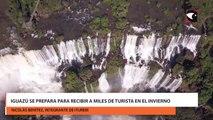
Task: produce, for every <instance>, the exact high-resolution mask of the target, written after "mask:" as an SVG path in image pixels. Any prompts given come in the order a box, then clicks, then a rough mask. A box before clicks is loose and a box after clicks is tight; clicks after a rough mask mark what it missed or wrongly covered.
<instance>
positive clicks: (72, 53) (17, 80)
mask: <svg viewBox="0 0 213 120" xmlns="http://www.w3.org/2000/svg"><path fill="white" fill-rule="evenodd" d="M110 38H111V34H110V33H109V34H108V35H107V38H106V39H99V38H98V37H97V36H96V37H95V38H92V37H87V39H82V38H79V39H77V40H69V41H66V42H64V41H61V42H60V43H59V44H56V45H54V46H53V45H46V46H44V47H43V48H42V49H41V50H29V51H27V50H22V51H20V52H18V53H17V54H14V55H12V54H6V55H5V54H1V56H0V96H3V95H4V93H5V92H8V91H20V92H63V88H62V85H61V81H60V79H59V74H61V73H59V72H58V67H59V66H61V65H62V64H63V65H69V66H70V65H72V62H73V61H76V62H79V63H83V62H84V59H87V58H89V59H90V60H91V61H92V64H93V65H92V69H93V70H97V69H99V70H104V69H106V65H107V57H108V56H109V53H110ZM124 38H125V39H124ZM124 38H123V40H122V42H121V45H120V48H121V53H122V55H123V59H125V60H126V61H127V62H126V64H125V66H124V69H123V74H121V75H120V78H121V79H122V80H121V81H122V83H121V87H122V89H125V90H126V91H127V90H128V89H130V88H133V87H134V86H135V85H136V84H142V85H143V87H144V88H150V89H151V90H153V91H157V90H159V89H160V88H162V87H163V88H165V89H168V90H170V91H172V92H174V91H175V90H176V89H177V88H178V87H179V86H180V84H181V83H182V78H181V76H180V75H179V76H172V74H171V73H169V72H168V71H169V70H167V68H166V67H165V66H166V64H168V63H169V62H170V61H171V58H172V57H173V56H174V55H176V54H178V53H180V52H181V51H182V50H183V49H188V50H189V51H191V52H192V53H193V55H194V56H195V55H196V53H197V52H196V45H197V43H198V41H199V39H200V35H182V34H180V35H179V36H172V37H171V40H169V44H168V45H163V42H164V39H163V38H162V37H159V36H158V35H156V34H155V33H152V34H150V35H149V36H137V35H130V34H128V35H126V37H124ZM5 50H6V51H7V50H8V49H7V48H6V49H4V50H1V51H5ZM2 53H3V52H2ZM4 53H5V52H4ZM151 62H154V63H155V64H158V68H157V72H156V73H155V74H154V75H153V76H151V77H150V76H149V74H150V73H151V70H152V69H151V67H150V64H152V63H151ZM163 63H164V64H163ZM98 81H99V89H100V91H102V92H108V91H109V90H110V89H111V86H110V84H109V83H108V81H107V74H106V73H102V75H101V77H100V78H99V80H98ZM1 98H2V97H1Z"/></svg>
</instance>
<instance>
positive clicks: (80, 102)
mask: <svg viewBox="0 0 213 120" xmlns="http://www.w3.org/2000/svg"><path fill="white" fill-rule="evenodd" d="M5 102H6V103H5V104H6V105H5V114H6V115H69V114H70V115H94V114H95V115H98V114H99V115H109V114H117V115H118V114H119V115H122V114H127V115H175V114H176V107H197V106H198V94H197V93H7V94H6V100H5Z"/></svg>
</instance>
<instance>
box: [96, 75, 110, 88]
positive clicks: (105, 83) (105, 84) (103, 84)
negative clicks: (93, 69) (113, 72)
mask: <svg viewBox="0 0 213 120" xmlns="http://www.w3.org/2000/svg"><path fill="white" fill-rule="evenodd" d="M106 76H107V74H106V73H102V74H101V77H100V78H99V79H98V82H99V89H100V91H101V92H108V91H109V90H110V86H109V83H108V81H107V78H106Z"/></svg>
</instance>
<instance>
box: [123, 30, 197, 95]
mask: <svg viewBox="0 0 213 120" xmlns="http://www.w3.org/2000/svg"><path fill="white" fill-rule="evenodd" d="M200 37H201V36H200V35H182V34H180V35H179V36H172V38H171V40H170V43H169V45H168V46H166V47H163V46H162V42H163V38H161V37H157V35H156V34H155V33H152V34H151V35H149V36H142V38H141V37H139V36H137V35H127V36H126V40H124V39H123V40H122V42H121V45H120V48H121V53H122V54H123V58H124V59H126V60H127V63H126V65H125V67H124V74H123V75H121V77H122V87H123V88H125V89H127V90H128V89H129V88H132V87H133V86H134V85H136V84H139V83H140V84H143V87H144V88H150V89H152V90H153V91H157V90H158V89H160V88H162V87H163V88H165V89H169V90H170V91H171V92H174V91H175V90H176V89H177V88H178V87H179V86H180V84H181V83H182V78H181V76H178V77H173V76H172V75H171V74H170V73H169V74H168V73H166V72H165V71H163V70H162V69H164V66H163V63H165V62H167V63H168V62H169V61H171V58H172V57H173V56H174V55H176V54H179V53H180V52H181V51H182V50H183V49H184V48H186V49H188V50H189V51H191V52H192V53H193V55H194V56H195V55H196V53H197V52H196V45H197V43H198V41H199V39H200ZM176 49H177V50H176ZM151 61H154V62H156V63H157V64H159V66H161V68H159V69H158V71H157V72H156V73H155V75H154V76H153V77H152V78H151V79H148V78H147V76H148V74H149V72H150V67H149V63H150V62H151Z"/></svg>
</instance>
